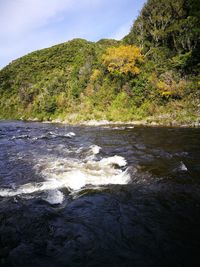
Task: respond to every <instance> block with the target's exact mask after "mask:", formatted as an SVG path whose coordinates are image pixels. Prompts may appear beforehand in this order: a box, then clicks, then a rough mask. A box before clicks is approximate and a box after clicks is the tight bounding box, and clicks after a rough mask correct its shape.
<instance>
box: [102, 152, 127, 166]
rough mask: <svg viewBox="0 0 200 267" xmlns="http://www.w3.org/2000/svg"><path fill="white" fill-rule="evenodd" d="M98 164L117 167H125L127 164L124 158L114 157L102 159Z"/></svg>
mask: <svg viewBox="0 0 200 267" xmlns="http://www.w3.org/2000/svg"><path fill="white" fill-rule="evenodd" d="M100 164H102V165H118V166H119V167H124V166H126V164H127V162H126V160H125V158H123V157H121V156H116V155H115V156H113V157H109V158H103V159H102V160H101V161H100Z"/></svg>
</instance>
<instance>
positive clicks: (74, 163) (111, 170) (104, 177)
mask: <svg viewBox="0 0 200 267" xmlns="http://www.w3.org/2000/svg"><path fill="white" fill-rule="evenodd" d="M100 149H101V148H100V147H98V146H95V145H94V146H91V147H90V150H92V153H93V154H97V153H99V151H100ZM86 159H87V158H86ZM126 164H127V162H126V160H125V159H124V158H123V157H121V156H117V155H115V156H113V157H108V158H103V159H101V160H100V161H95V160H94V159H89V160H87V161H86V162H85V161H84V160H83V161H81V160H78V159H69V158H55V157H50V156H48V157H44V158H38V157H37V163H36V165H35V171H36V172H38V174H39V175H42V176H43V178H44V181H43V182H41V183H27V184H25V185H22V186H20V187H18V188H13V189H2V190H0V196H2V197H10V196H16V195H24V194H33V193H35V192H42V191H45V192H46V191H49V192H48V196H47V197H46V198H45V200H46V201H48V202H49V203H52V204H57V203H61V202H62V201H63V199H64V196H63V194H62V193H61V192H60V191H58V190H59V189H61V188H69V189H70V190H79V189H81V188H83V187H85V186H87V185H90V186H91V185H93V186H101V185H108V184H127V183H128V182H129V181H130V175H129V173H128V171H127V170H126V171H122V170H121V169H119V168H115V167H116V165H117V166H119V167H124V166H125V165H126Z"/></svg>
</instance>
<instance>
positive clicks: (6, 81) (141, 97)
mask: <svg viewBox="0 0 200 267" xmlns="http://www.w3.org/2000/svg"><path fill="white" fill-rule="evenodd" d="M199 52H200V5H199V1H198V0H160V1H157V0H148V1H147V3H146V4H145V5H144V7H143V9H142V10H141V12H140V14H139V16H138V18H137V19H136V21H135V22H134V23H133V26H132V28H131V30H130V33H129V34H128V35H127V36H125V37H124V38H123V39H122V40H120V41H116V40H108V39H102V40H100V41H98V42H96V43H94V42H88V41H86V40H83V39H74V40H71V41H69V42H66V43H62V44H59V45H56V46H53V47H51V48H47V49H42V50H39V51H35V52H33V53H30V54H28V55H26V56H24V57H22V58H19V59H17V60H15V61H13V62H11V63H10V64H9V65H8V66H6V67H5V68H3V69H2V70H1V71H0V118H2V119H36V118H37V119H38V120H54V119H60V120H65V121H68V122H73V123H75V122H79V121H83V120H84V121H85V120H91V119H95V120H102V119H106V120H110V121H124V122H126V121H134V120H142V121H146V122H149V123H151V122H156V123H161V124H172V125H173V124H176V125H177V124H187V125H199V124H200V72H199V71H200V53H199Z"/></svg>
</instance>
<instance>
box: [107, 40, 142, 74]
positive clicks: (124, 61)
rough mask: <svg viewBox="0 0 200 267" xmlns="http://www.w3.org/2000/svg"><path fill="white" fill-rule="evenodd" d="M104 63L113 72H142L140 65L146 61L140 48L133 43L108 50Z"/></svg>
mask: <svg viewBox="0 0 200 267" xmlns="http://www.w3.org/2000/svg"><path fill="white" fill-rule="evenodd" d="M102 59H103V64H104V66H105V67H106V68H107V70H108V71H109V72H110V73H112V74H117V75H120V74H133V75H137V74H139V73H140V69H139V66H140V64H141V63H142V62H143V61H144V56H143V55H142V54H141V50H140V48H138V47H136V46H132V45H127V46H125V45H121V46H119V47H111V48H108V49H107V50H106V53H105V54H104V55H103V57H102Z"/></svg>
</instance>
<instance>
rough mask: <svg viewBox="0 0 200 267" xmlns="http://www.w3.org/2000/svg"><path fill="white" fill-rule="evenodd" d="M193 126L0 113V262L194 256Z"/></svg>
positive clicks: (198, 140) (198, 155)
mask: <svg viewBox="0 0 200 267" xmlns="http://www.w3.org/2000/svg"><path fill="white" fill-rule="evenodd" d="M199 252H200V129H189V128H188V129H187V128H179V129H178V128H156V127H155V128H150V127H131V126H130V127H129V126H118V127H117V126H113V127H111V126H105V127H103V126H101V127H85V126H82V127H81V126H80V127H72V126H63V125H58V124H42V123H23V122H0V266H48V267H50V266H136V267H140V266H142V267H143V266H149V267H151V266H152V267H153V266H198V264H197V263H196V260H198V256H199Z"/></svg>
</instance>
